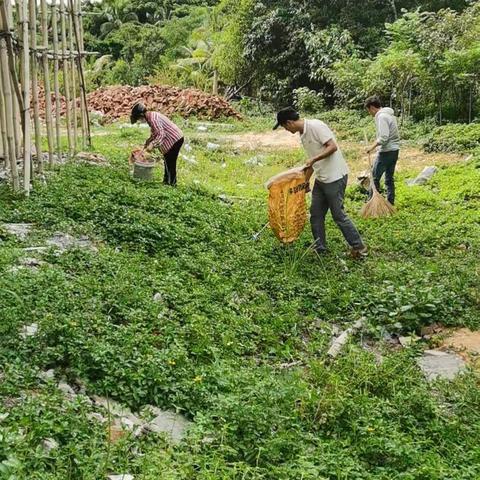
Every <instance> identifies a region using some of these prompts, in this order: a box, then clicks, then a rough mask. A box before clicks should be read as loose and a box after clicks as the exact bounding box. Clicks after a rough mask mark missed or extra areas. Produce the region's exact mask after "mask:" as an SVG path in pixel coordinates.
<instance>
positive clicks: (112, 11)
mask: <svg viewBox="0 0 480 480" xmlns="http://www.w3.org/2000/svg"><path fill="white" fill-rule="evenodd" d="M129 5H130V1H129V0H103V2H102V3H101V11H100V15H101V16H102V17H103V18H104V19H105V21H104V22H103V23H102V24H101V25H100V33H101V37H102V38H105V37H106V36H107V35H108V34H109V33H110V32H112V31H113V30H115V29H117V28H119V27H120V26H121V25H122V24H124V23H128V22H138V16H137V14H136V13H134V12H129V11H128V10H127V8H128V6H129Z"/></svg>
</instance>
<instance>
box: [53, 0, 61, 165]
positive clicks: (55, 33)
mask: <svg viewBox="0 0 480 480" xmlns="http://www.w3.org/2000/svg"><path fill="white" fill-rule="evenodd" d="M51 10H52V14H51V19H52V37H53V38H52V40H53V52H54V54H53V57H54V58H53V89H54V91H55V137H56V145H57V158H58V159H59V158H60V157H61V154H62V146H61V138H60V82H59V81H58V72H59V65H60V64H59V60H58V15H57V6H56V4H54V3H52V6H51Z"/></svg>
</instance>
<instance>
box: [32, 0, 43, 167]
mask: <svg viewBox="0 0 480 480" xmlns="http://www.w3.org/2000/svg"><path fill="white" fill-rule="evenodd" d="M29 3H30V51H31V62H30V63H31V66H32V72H31V73H32V98H33V122H34V126H35V151H36V154H37V165H38V171H39V173H42V172H43V155H42V129H41V126H40V110H39V105H38V67H37V64H38V63H37V55H36V53H35V52H36V49H37V12H36V10H37V2H36V0H29Z"/></svg>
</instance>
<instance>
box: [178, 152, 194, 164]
mask: <svg viewBox="0 0 480 480" xmlns="http://www.w3.org/2000/svg"><path fill="white" fill-rule="evenodd" d="M180 156H181V157H182V159H183V160H185V162H187V163H188V164H190V165H198V161H197V159H196V158H195V157H194V156H193V155H184V154H183V153H182V154H181V155H180Z"/></svg>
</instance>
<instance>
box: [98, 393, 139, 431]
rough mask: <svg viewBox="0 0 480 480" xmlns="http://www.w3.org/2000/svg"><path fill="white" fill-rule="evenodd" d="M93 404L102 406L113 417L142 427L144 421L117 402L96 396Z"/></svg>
mask: <svg viewBox="0 0 480 480" xmlns="http://www.w3.org/2000/svg"><path fill="white" fill-rule="evenodd" d="M92 400H93V402H94V403H95V405H98V406H102V407H103V408H105V409H106V410H108V411H109V412H110V413H111V415H114V416H115V417H118V418H120V419H128V420H129V421H130V422H131V423H133V424H134V425H142V424H143V421H142V420H141V419H140V418H138V417H137V416H136V415H134V414H133V413H132V411H131V410H130V409H129V408H127V407H124V406H123V405H121V404H120V403H118V402H116V401H115V400H110V399H107V398H105V397H99V396H97V395H94V396H93V397H92Z"/></svg>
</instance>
